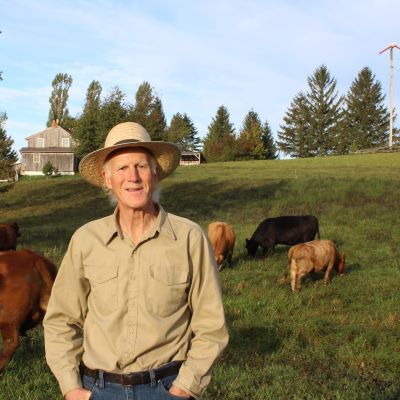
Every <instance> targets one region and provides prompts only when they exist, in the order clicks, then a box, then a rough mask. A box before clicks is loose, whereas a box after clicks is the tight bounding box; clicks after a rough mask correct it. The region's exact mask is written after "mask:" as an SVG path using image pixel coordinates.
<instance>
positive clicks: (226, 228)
mask: <svg viewBox="0 0 400 400" xmlns="http://www.w3.org/2000/svg"><path fill="white" fill-rule="evenodd" d="M208 238H209V239H210V242H211V245H212V247H213V249H214V254H215V260H216V262H217V265H218V269H219V270H221V269H222V266H223V263H224V261H226V262H227V264H228V265H229V266H230V265H231V264H232V254H233V248H234V247H235V240H236V237H235V232H234V231H233V229H232V227H231V226H230V225H229V224H227V223H226V222H220V221H216V222H212V223H211V224H209V225H208Z"/></svg>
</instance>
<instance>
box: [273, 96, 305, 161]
mask: <svg viewBox="0 0 400 400" xmlns="http://www.w3.org/2000/svg"><path fill="white" fill-rule="evenodd" d="M310 119H311V116H310V110H309V108H308V103H307V99H306V96H305V94H304V93H302V92H300V93H298V94H297V95H296V96H295V97H294V99H293V100H292V102H291V104H290V107H289V109H288V111H286V113H285V115H284V117H283V122H284V123H283V124H282V125H281V126H280V130H279V131H278V140H277V145H278V147H279V149H280V150H282V151H283V152H284V153H285V154H288V155H290V156H291V157H301V158H303V157H311V156H312V155H313V152H312V150H311V140H312V135H311V134H310V130H311V126H310V125H311V124H310Z"/></svg>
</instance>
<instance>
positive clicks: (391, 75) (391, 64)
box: [379, 43, 400, 148]
mask: <svg viewBox="0 0 400 400" xmlns="http://www.w3.org/2000/svg"><path fill="white" fill-rule="evenodd" d="M394 48H396V49H399V50H400V47H399V46H397V44H396V43H392V44H390V45H389V46H387V47H386V48H384V49H383V50H382V51H380V52H379V54H382V53H384V52H385V51H386V50H390V70H389V74H390V75H389V76H390V83H389V85H390V87H389V92H390V134H389V148H392V145H393V49H394Z"/></svg>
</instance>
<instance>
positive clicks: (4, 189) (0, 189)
mask: <svg viewBox="0 0 400 400" xmlns="http://www.w3.org/2000/svg"><path fill="white" fill-rule="evenodd" d="M14 184H15V183H7V184H5V185H0V193H7V192H8V191H9V190H10V189H12V188H13V187H14Z"/></svg>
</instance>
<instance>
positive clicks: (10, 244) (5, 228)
mask: <svg viewBox="0 0 400 400" xmlns="http://www.w3.org/2000/svg"><path fill="white" fill-rule="evenodd" d="M19 236H21V234H20V233H19V226H18V224H17V223H16V222H14V223H13V224H0V251H3V250H15V249H16V248H17V237H19Z"/></svg>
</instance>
